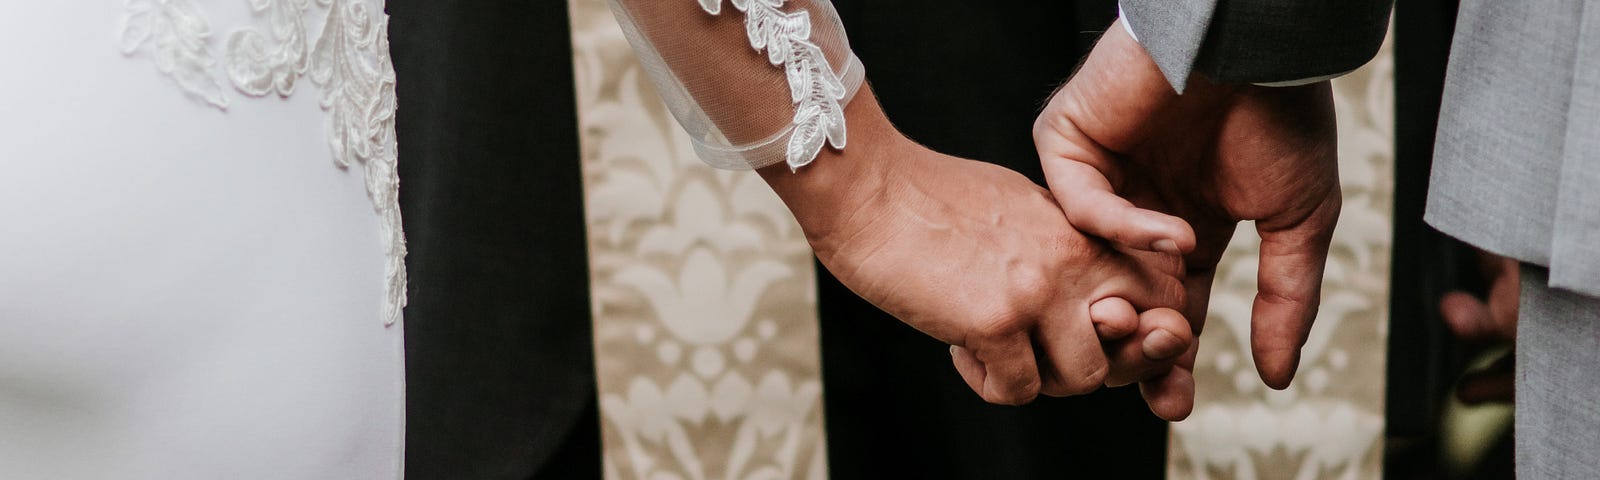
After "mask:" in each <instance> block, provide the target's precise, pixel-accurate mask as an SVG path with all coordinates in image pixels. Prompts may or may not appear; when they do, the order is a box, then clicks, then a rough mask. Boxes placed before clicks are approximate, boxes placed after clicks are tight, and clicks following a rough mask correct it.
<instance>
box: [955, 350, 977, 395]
mask: <svg viewBox="0 0 1600 480" xmlns="http://www.w3.org/2000/svg"><path fill="white" fill-rule="evenodd" d="M950 361H951V362H952V363H955V365H956V373H959V374H961V380H962V381H965V382H967V388H971V389H972V391H973V392H976V393H978V394H980V395H981V394H982V393H983V380H984V377H985V375H984V373H983V362H979V361H978V357H977V356H974V355H973V354H972V352H971V351H969V350H967V349H965V348H961V347H960V346H956V345H951V346H950Z"/></svg>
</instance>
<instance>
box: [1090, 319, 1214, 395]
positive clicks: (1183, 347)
mask: <svg viewBox="0 0 1600 480" xmlns="http://www.w3.org/2000/svg"><path fill="white" fill-rule="evenodd" d="M1193 342H1194V335H1193V334H1191V333H1190V329H1189V321H1188V320H1185V319H1184V318H1183V315H1182V314H1180V313H1178V311H1177V310H1173V309H1170V308H1156V309H1151V310H1147V311H1145V312H1144V313H1142V314H1140V315H1139V332H1138V334H1136V335H1134V336H1132V337H1129V338H1128V339H1126V340H1123V341H1120V342H1115V343H1112V344H1110V345H1108V346H1107V349H1106V357H1108V358H1109V360H1110V362H1111V370H1110V374H1109V375H1107V376H1106V385H1107V386H1111V387H1120V386H1123V385H1127V384H1130V383H1134V382H1138V381H1141V380H1146V379H1150V378H1154V377H1156V376H1158V375H1160V374H1162V373H1164V372H1165V371H1167V370H1170V369H1171V368H1172V365H1173V362H1175V361H1177V360H1178V357H1179V356H1182V355H1183V354H1184V353H1185V352H1188V351H1189V346H1190V344H1192V343H1193Z"/></svg>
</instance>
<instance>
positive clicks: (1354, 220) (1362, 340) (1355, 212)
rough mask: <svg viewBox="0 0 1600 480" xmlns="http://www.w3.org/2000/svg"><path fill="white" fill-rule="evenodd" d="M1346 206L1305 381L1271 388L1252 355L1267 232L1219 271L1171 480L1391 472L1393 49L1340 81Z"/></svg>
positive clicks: (1245, 240)
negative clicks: (1387, 374)
mask: <svg viewBox="0 0 1600 480" xmlns="http://www.w3.org/2000/svg"><path fill="white" fill-rule="evenodd" d="M1333 88H1334V105H1335V108H1336V109H1337V110H1338V114H1339V123H1338V127H1339V169H1340V176H1341V182H1342V184H1343V187H1344V210H1343V212H1342V213H1341V215H1340V218H1339V228H1338V231H1337V232H1336V233H1335V235H1334V239H1333V249H1332V252H1331V254H1330V256H1329V262H1328V268H1327V273H1326V279H1325V280H1324V285H1323V292H1322V310H1321V311H1320V312H1319V314H1318V316H1317V323H1316V326H1315V327H1314V328H1313V330H1312V332H1311V337H1310V340H1309V341H1308V342H1307V343H1306V346H1305V350H1304V353H1303V357H1302V359H1301V367H1300V372H1299V375H1298V376H1297V377H1296V379H1295V383H1294V385H1293V386H1291V387H1289V388H1288V389H1287V390H1284V391H1273V390H1270V389H1267V388H1266V387H1265V386H1264V385H1262V383H1261V380H1260V379H1259V377H1257V373H1256V370H1255V366H1254V364H1253V362H1252V361H1251V357H1250V353H1249V342H1250V305H1251V301H1252V298H1253V297H1254V296H1255V277H1256V255H1257V252H1258V248H1259V246H1260V238H1259V237H1257V236H1256V235H1255V233H1254V231H1253V229H1252V228H1249V227H1248V226H1244V227H1241V228H1240V229H1239V233H1238V234H1237V235H1235V238H1234V239H1233V242H1232V244H1230V245H1229V246H1228V253H1227V255H1226V256H1225V257H1224V258H1223V261H1222V264H1221V265H1220V267H1219V270H1218V273H1217V283H1216V287H1215V290H1214V291H1213V293H1212V297H1211V309H1210V314H1209V318H1207V320H1206V330H1205V333H1204V335H1203V336H1202V338H1201V347H1200V357H1199V359H1198V360H1197V363H1196V366H1195V376H1196V380H1197V382H1198V388H1199V393H1198V399H1197V400H1198V401H1197V405H1196V408H1195V411H1194V414H1193V415H1192V416H1191V417H1190V418H1189V419H1188V420H1185V421H1183V422H1180V423H1176V424H1173V426H1172V442H1171V444H1172V447H1171V455H1169V458H1170V459H1171V460H1170V461H1169V465H1168V470H1167V471H1168V477H1170V478H1173V479H1211V478H1236V479H1246V480H1251V479H1257V478H1285V479H1288V478H1293V479H1305V480H1310V479H1317V478H1337V479H1356V478H1379V477H1381V476H1382V465H1383V442H1382V439H1383V407H1384V406H1383V394H1384V370H1385V367H1386V355H1385V345H1387V343H1388V342H1387V338H1388V333H1387V329H1388V321H1389V319H1388V305H1389V276H1388V275H1389V259H1390V245H1391V241H1390V239H1391V238H1392V232H1391V225H1392V220H1393V216H1394V215H1393V210H1392V207H1391V205H1392V203H1393V200H1394V175H1393V167H1394V149H1393V148H1394V147H1393V145H1394V142H1393V138H1394V59H1393V57H1392V55H1391V53H1390V47H1389V45H1387V44H1386V45H1385V46H1384V47H1383V50H1382V51H1381V52H1380V53H1379V54H1378V57H1377V58H1376V59H1375V60H1373V61H1372V62H1371V63H1369V64H1368V65H1367V66H1365V67H1363V68H1362V69H1360V70H1358V71H1356V72H1354V73H1352V74H1350V75H1347V76H1344V77H1341V78H1338V79H1336V80H1334V81H1333Z"/></svg>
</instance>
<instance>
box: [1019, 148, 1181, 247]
mask: <svg viewBox="0 0 1600 480" xmlns="http://www.w3.org/2000/svg"><path fill="white" fill-rule="evenodd" d="M1046 162H1047V163H1048V164H1050V165H1049V166H1048V167H1047V168H1046V172H1047V175H1048V179H1049V182H1050V190H1051V192H1052V193H1053V194H1055V196H1056V201H1057V202H1058V203H1060V205H1061V210H1062V211H1063V212H1066V214H1067V220H1068V221H1069V222H1071V223H1072V226H1073V227H1075V228H1077V229H1078V230H1079V231H1082V232H1083V233H1086V234H1089V235H1092V236H1096V237H1100V238H1104V239H1106V240H1109V241H1111V242H1112V243H1114V244H1117V245H1119V246H1122V247H1125V248H1130V249H1134V250H1143V251H1151V252H1161V253H1169V254H1174V255H1178V254H1182V253H1187V252H1190V251H1193V250H1194V247H1195V236H1194V230H1193V229H1191V228H1190V227H1189V224H1188V223H1187V222H1184V221H1183V219H1180V218H1178V217H1174V216H1172V215H1167V214H1164V213H1159V212H1156V211H1153V210H1146V209H1143V208H1139V207H1137V206H1134V204H1133V203H1132V202H1129V201H1128V200H1127V199H1125V198H1122V197H1120V196H1117V194H1116V192H1115V191H1114V190H1113V189H1112V186H1111V183H1110V181H1108V180H1107V179H1106V175H1105V174H1104V173H1102V172H1101V171H1100V170H1098V169H1096V168H1095V167H1093V166H1090V165H1089V164H1086V163H1082V162H1078V161H1074V160H1068V159H1065V158H1054V159H1047V160H1046Z"/></svg>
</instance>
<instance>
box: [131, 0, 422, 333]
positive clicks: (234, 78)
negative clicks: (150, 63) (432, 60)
mask: <svg viewBox="0 0 1600 480" xmlns="http://www.w3.org/2000/svg"><path fill="white" fill-rule="evenodd" d="M236 1H240V2H248V5H249V7H250V8H251V9H252V10H254V11H255V12H256V13H257V15H258V16H262V17H265V18H266V23H267V25H268V28H267V30H268V33H263V32H262V31H261V30H259V29H257V28H255V27H252V26H247V27H243V28H239V29H238V30H236V31H235V32H234V33H233V34H232V35H230V36H229V37H228V41H227V45H226V49H225V52H226V60H225V62H224V63H225V65H224V67H223V69H222V70H223V72H221V73H218V72H215V71H214V70H215V65H216V63H217V62H216V60H215V58H214V57H213V54H212V44H211V40H210V35H211V30H210V26H209V24H208V22H206V20H205V18H204V16H202V15H201V14H200V13H199V11H198V10H197V9H195V8H194V6H193V5H191V4H190V2H189V1H188V0H127V16H126V17H125V18H124V20H123V27H122V50H123V53H125V54H127V55H135V54H138V53H140V52H141V51H143V52H147V53H148V54H149V55H150V56H151V58H153V59H154V61H155V63H156V68H157V69H158V70H159V71H160V72H161V73H162V74H164V75H166V76H168V77H170V78H172V79H173V81H174V82H175V83H177V85H178V87H179V88H180V89H182V90H183V91H184V92H185V93H187V94H189V95H190V96H192V97H195V98H198V99H201V100H203V101H205V102H206V103H208V104H210V105H212V106H215V107H216V108H219V109H222V110H227V108H228V99H227V97H226V96H225V95H224V92H223V89H222V87H221V83H220V81H219V80H218V78H219V77H226V79H227V80H228V81H230V82H231V83H232V84H233V86H234V88H235V89H237V90H238V91H239V92H240V93H243V94H245V95H248V96H252V97H263V96H266V95H269V94H277V95H278V96H280V97H289V96H290V95H293V94H294V89H295V85H296V83H297V82H298V81H299V80H300V78H302V77H306V78H308V79H309V80H310V81H311V83H313V84H315V85H316V86H317V87H318V88H319V89H320V90H321V92H322V101H321V105H322V109H323V110H325V111H326V112H328V125H327V129H328V144H329V146H330V147H331V149H332V151H333V162H334V164H335V165H337V166H338V167H339V168H349V167H350V165H353V164H360V165H362V166H363V167H365V171H364V173H365V180H366V186H367V197H368V198H369V199H371V200H372V206H373V209H374V210H376V212H377V214H378V216H379V217H380V218H381V222H380V223H381V224H382V225H383V229H384V232H383V236H384V243H385V248H386V249H387V254H388V260H387V264H386V265H385V276H386V290H385V297H386V298H385V305H384V312H383V315H384V324H385V325H394V324H395V323H396V322H398V321H399V320H400V316H401V312H402V310H403V309H404V307H405V304H406V296H405V292H406V270H405V256H406V241H405V233H404V230H403V228H402V225H401V219H400V204H399V185H400V177H399V174H398V171H397V170H396V169H395V167H396V158H397V154H396V151H395V136H394V127H395V125H394V118H395V117H394V114H395V93H394V88H395V74H394V65H393V63H391V62H390V60H389V35H388V17H387V16H386V15H384V14H383V13H382V12H372V11H371V9H370V8H369V7H368V5H367V2H366V1H364V0H236ZM313 1H314V2H315V6H316V7H319V8H313V3H312V2H313ZM309 15H321V18H322V19H323V22H322V32H321V34H320V35H319V36H318V37H317V39H316V41H315V43H308V37H309V33H310V32H309V30H308V27H307V26H306V18H307V17H308V16H309ZM308 45H309V48H308Z"/></svg>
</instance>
